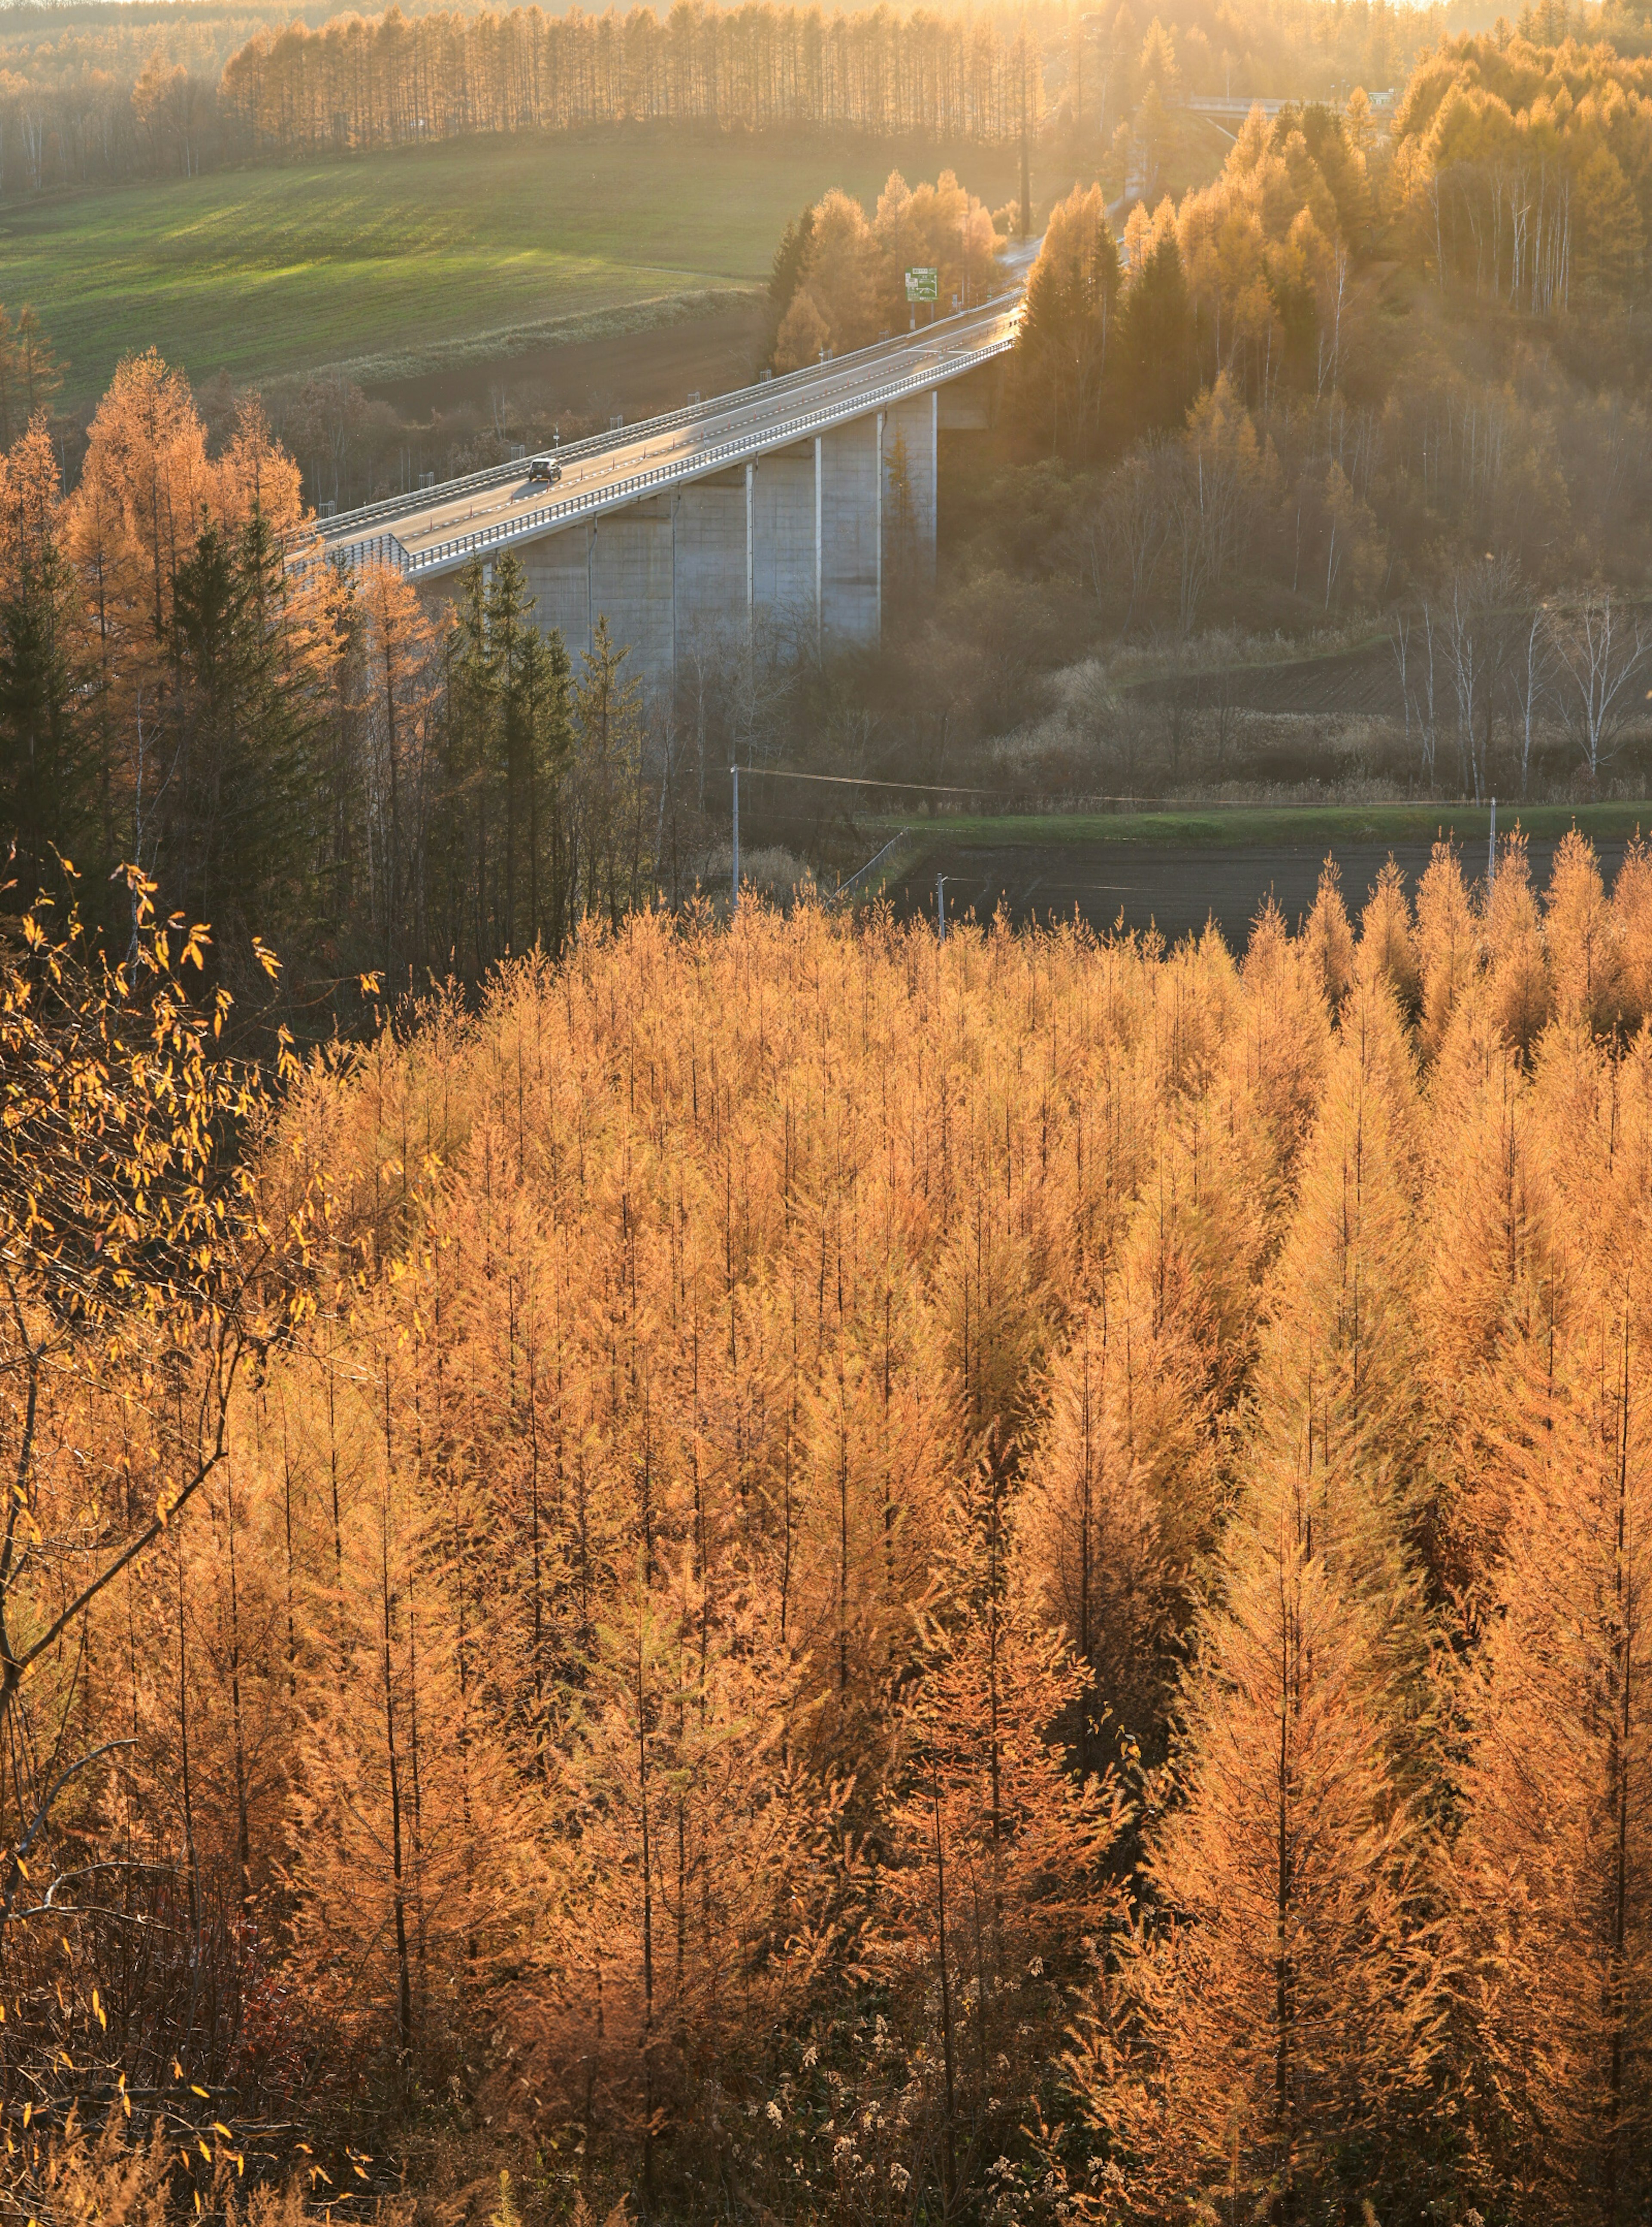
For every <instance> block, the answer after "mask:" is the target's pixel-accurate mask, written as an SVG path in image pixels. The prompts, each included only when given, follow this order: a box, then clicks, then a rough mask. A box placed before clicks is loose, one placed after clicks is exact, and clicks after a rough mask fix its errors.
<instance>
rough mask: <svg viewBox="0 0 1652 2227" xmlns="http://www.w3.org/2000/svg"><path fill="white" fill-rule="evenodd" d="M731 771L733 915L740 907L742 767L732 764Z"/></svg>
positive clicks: (731, 906)
mask: <svg viewBox="0 0 1652 2227" xmlns="http://www.w3.org/2000/svg"><path fill="white" fill-rule="evenodd" d="M729 771H730V775H732V776H733V780H734V873H733V877H732V883H731V889H730V899H729V912H730V916H733V915H734V914H735V913H737V912H738V911H739V909H740V769H739V767H738V766H737V765H731V766H730V768H729Z"/></svg>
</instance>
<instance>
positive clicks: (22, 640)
mask: <svg viewBox="0 0 1652 2227" xmlns="http://www.w3.org/2000/svg"><path fill="white" fill-rule="evenodd" d="M60 513H61V505H60V501H59V493H58V477H57V462H56V457H55V456H54V451H53V448H52V442H51V437H50V436H49V435H48V432H47V430H46V424H45V420H44V419H43V418H35V419H34V421H33V422H32V423H31V424H30V425H29V431H27V432H26V433H25V434H24V436H23V437H22V439H21V440H20V441H19V442H18V443H16V446H15V447H14V448H13V449H12V450H11V451H10V455H8V456H4V457H3V458H0V844H3V845H7V846H8V847H13V846H15V850H14V857H13V860H12V864H11V866H10V870H9V871H8V873H7V878H8V879H12V880H15V882H16V885H17V886H16V893H15V894H16V901H18V902H21V903H24V904H27V903H29V902H30V901H31V900H32V899H33V898H34V897H35V894H36V893H37V892H38V891H39V890H42V889H45V888H48V886H50V885H51V884H54V882H55V881H56V879H57V871H56V854H60V853H61V855H63V856H65V857H67V858H69V859H70V860H71V862H73V863H75V864H77V865H80V866H81V867H87V866H91V865H94V864H96V863H97V861H96V860H95V859H94V858H92V857H89V856H88V855H87V853H88V852H89V851H91V852H96V851H97V850H98V849H99V836H100V834H101V832H102V830H101V828H100V826H99V812H98V808H97V807H98V796H97V783H96V779H95V764H96V759H95V753H94V752H93V750H92V747H91V738H90V737H89V736H88V735H87V733H86V729H85V724H84V721H83V718H82V716H81V699H82V688H81V685H80V684H81V678H82V676H81V675H80V671H79V669H78V664H77V660H76V656H75V650H74V629H75V612H76V604H77V601H78V597H77V590H76V582H75V578H74V573H73V568H72V566H71V565H70V564H69V563H68V561H67V558H66V556H65V554H64V552H63V548H62V544H61V537H60V531H59V526H60ZM8 909H10V907H9V908H8Z"/></svg>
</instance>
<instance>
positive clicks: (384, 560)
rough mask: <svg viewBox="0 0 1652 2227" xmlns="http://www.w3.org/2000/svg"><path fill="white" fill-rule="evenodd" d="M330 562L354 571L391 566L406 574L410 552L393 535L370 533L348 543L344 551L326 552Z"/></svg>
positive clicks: (331, 550)
mask: <svg viewBox="0 0 1652 2227" xmlns="http://www.w3.org/2000/svg"><path fill="white" fill-rule="evenodd" d="M325 553H326V556H327V558H328V562H329V563H330V564H334V565H348V566H349V567H350V569H351V570H352V571H359V570H360V567H361V566H362V565H392V566H393V568H394V569H395V570H396V571H398V572H405V571H406V570H407V559H408V555H409V552H408V551H407V550H406V549H405V547H404V546H403V545H402V544H401V543H400V542H399V541H398V540H397V539H396V537H395V535H394V534H393V533H369V534H367V535H364V536H363V538H362V539H360V541H350V542H347V543H346V544H345V546H344V547H343V548H342V549H333V548H329V549H328V550H327V551H326V552H325Z"/></svg>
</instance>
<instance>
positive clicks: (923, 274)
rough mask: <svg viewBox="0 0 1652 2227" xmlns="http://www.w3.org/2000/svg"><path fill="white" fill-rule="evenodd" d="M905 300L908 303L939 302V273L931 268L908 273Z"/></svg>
mask: <svg viewBox="0 0 1652 2227" xmlns="http://www.w3.org/2000/svg"><path fill="white" fill-rule="evenodd" d="M906 298H907V300H908V301H909V302H937V301H939V300H940V298H941V273H940V272H939V271H936V270H934V269H933V268H931V269H928V270H923V271H908V272H907V274H906Z"/></svg>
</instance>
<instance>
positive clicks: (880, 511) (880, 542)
mask: <svg viewBox="0 0 1652 2227" xmlns="http://www.w3.org/2000/svg"><path fill="white" fill-rule="evenodd" d="M877 641H878V642H879V643H880V644H881V643H882V641H883V412H882V411H881V410H880V411H879V412H878V413H877Z"/></svg>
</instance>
